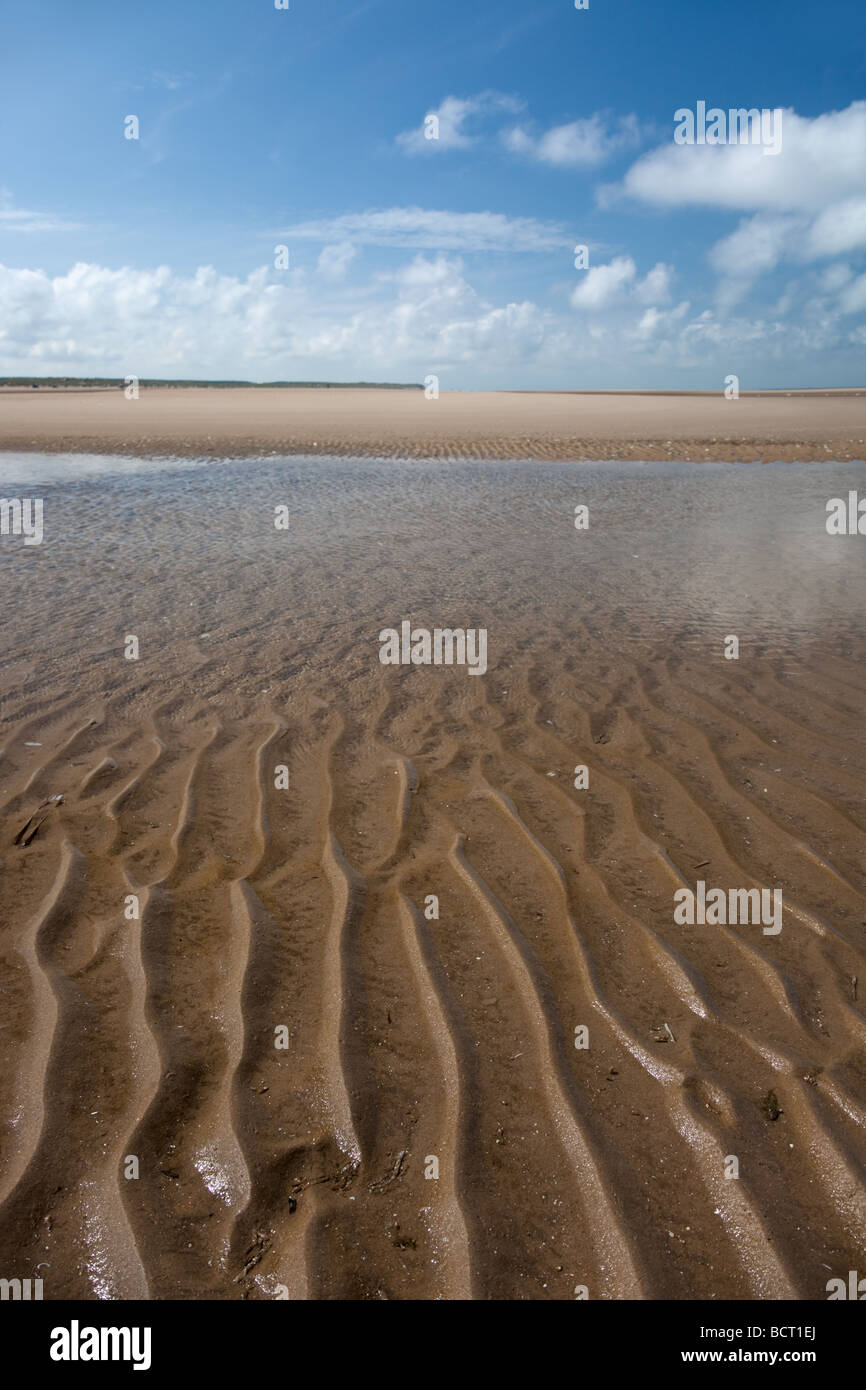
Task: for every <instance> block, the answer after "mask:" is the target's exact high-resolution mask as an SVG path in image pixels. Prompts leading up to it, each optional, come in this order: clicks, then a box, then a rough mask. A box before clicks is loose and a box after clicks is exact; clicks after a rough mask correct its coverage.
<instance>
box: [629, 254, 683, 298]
mask: <svg viewBox="0 0 866 1390" xmlns="http://www.w3.org/2000/svg"><path fill="white" fill-rule="evenodd" d="M673 274H674V270H673V266H670V265H665V264H664V262H663V261H659V262H658V264H657V265H654V266H653V268H652V270H651V271H650V272H649V273H648V275H646V277H645V278H644V279H643V280H641V282H640V284H639V285H637V286H636V287H635V298H636V299H638V300H639V301H640V303H641V304H667V302H668V300H669V299H670V297H671V280H672V279H673Z"/></svg>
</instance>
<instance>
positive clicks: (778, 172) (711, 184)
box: [619, 101, 866, 214]
mask: <svg viewBox="0 0 866 1390" xmlns="http://www.w3.org/2000/svg"><path fill="white" fill-rule="evenodd" d="M864 169H866V101H855V102H852V103H851V105H850V106H849V107H847V108H846V110H844V111H829V112H826V113H825V114H823V115H820V116H815V117H808V116H798V115H797V113H796V111H793V110H790V109H786V110H785V111H784V112H783V116H782V148H781V151H780V153H779V154H778V155H774V156H770V157H768V156H767V155H765V154H764V151H763V149H762V147H761V146H760V145H746V144H743V145H739V144H736V145H677V144H675V143H674V140H673V121H671V139H670V141H669V142H667V143H666V144H664V145H660V146H659V147H658V148H657V149H655V150H651V151H650V152H649V153H648V154H645V155H643V156H642V157H641V158H640V159H639V160H638V161H637V163H635V164H633V165H632V167H631V168H630V169H629V171H628V173H627V174H626V176H625V178H624V180H623V182H622V184H621V185H620V188H619V192H620V193H625V194H628V195H630V196H631V197H633V198H638V199H640V200H641V201H643V202H648V203H653V204H655V205H656V206H659V207H684V206H687V205H692V206H699V207H716V208H729V209H731V210H733V211H743V212H748V211H755V212H756V211H760V210H764V211H775V212H794V211H811V212H814V213H816V214H817V213H818V212H820V211H822V210H823V209H825V208H826V207H827V205H828V204H830V203H837V202H841V201H842V200H843V199H849V198H855V197H862V195H863V180H864Z"/></svg>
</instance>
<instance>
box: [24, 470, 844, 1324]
mask: <svg viewBox="0 0 866 1390" xmlns="http://www.w3.org/2000/svg"><path fill="white" fill-rule="evenodd" d="M0 479H2V487H3V492H4V495H6V496H17V495H20V496H27V495H39V496H41V497H43V498H44V503H45V539H44V542H43V544H42V545H41V546H34V547H24V545H23V542H22V540H21V539H20V538H15V537H11V536H3V537H2V538H0V579H2V585H3V594H4V600H5V602H4V616H3V629H2V672H3V679H2V692H3V700H2V710H0V716H2V722H0V748H2V757H0V817H2V819H0V860H2V873H0V878H2V891H0V945H2V980H3V989H4V993H3V1008H2V1012H0V1039H2V1058H3V1065H2V1068H0V1203H2V1205H0V1272H2V1273H4V1274H5V1275H6V1276H7V1277H12V1276H13V1275H15V1276H18V1277H22V1278H23V1277H28V1276H32V1275H35V1274H36V1273H37V1265H38V1266H40V1268H39V1270H38V1273H39V1274H40V1275H41V1276H42V1277H43V1278H44V1283H45V1297H46V1298H62V1297H72V1298H93V1297H99V1298H126V1297H136V1296H150V1297H153V1298H187V1299H199V1298H218V1299H222V1298H226V1299H237V1298H243V1297H250V1298H262V1297H273V1296H275V1294H276V1293H277V1291H278V1289H279V1288H280V1286H282V1287H283V1288H284V1289H286V1290H288V1293H289V1295H290V1296H291V1297H293V1298H295V1297H297V1298H303V1297H310V1298H340V1297H344V1298H353V1299H367V1298H371V1299H378V1298H392V1299H408V1298H425V1299H426V1298H467V1297H474V1298H481V1299H484V1298H507V1299H524V1298H527V1299H572V1298H573V1297H574V1291H575V1288H576V1287H577V1286H580V1285H584V1286H586V1288H587V1290H588V1292H589V1296H590V1297H591V1298H594V1299H597V1298H677V1299H685V1298H706V1299H711V1298H713V1299H723V1298H731V1297H733V1298H807V1299H811V1298H817V1299H825V1298H826V1292H825V1290H826V1283H827V1280H828V1279H830V1278H831V1277H834V1276H841V1277H843V1278H846V1277H847V1272H848V1270H849V1269H856V1268H857V1267H858V1263H860V1264H862V1250H863V1245H864V1237H866V1199H864V1186H863V1177H864V1114H866V1068H864V1060H863V1059H864V1048H863V1042H864V1031H866V1030H864V999H866V958H864V957H866V952H864V946H866V911H864V908H866V898H864V887H866V872H864V864H866V855H864V850H866V833H864V830H866V826H864V804H863V793H864V787H866V759H864V753H863V715H864V689H866V676H864V672H863V655H864V646H866V643H864V632H863V621H862V602H863V593H864V579H866V538H864V537H859V536H852V537H830V536H828V535H827V532H826V529H825V507H826V502H827V500H828V499H829V498H830V497H834V496H846V495H847V492H848V490H849V489H856V488H857V487H859V489H860V494H861V495H864V493H866V468H864V466H863V465H862V464H860V465H858V464H854V463H828V464H825V465H823V466H822V467H821V468H815V467H810V466H805V465H800V464H787V465H778V466H775V465H767V466H763V467H747V468H743V467H742V466H740V465H724V464H703V465H701V466H700V467H697V466H694V467H693V466H689V465H682V464H672V463H651V464H638V463H633V464H623V463H611V464H599V465H591V464H582V465H576V464H568V463H566V464H556V465H553V464H545V463H539V462H476V463H468V462H464V463H451V464H442V463H437V464H425V463H409V462H407V463H400V462H394V461H392V462H385V461H381V460H378V461H377V460H370V459H367V460H352V461H349V460H345V459H319V458H316V459H308V458H287V459H268V460H267V461H261V460H247V461H244V462H238V461H231V460H228V461H226V462H224V463H222V464H215V463H210V464H201V463H196V461H195V460H192V459H191V460H189V461H187V463H185V464H184V465H183V466H181V465H176V464H171V463H163V464H161V465H156V464H152V465H151V466H150V467H148V468H142V467H141V466H139V465H136V464H132V463H124V462H122V461H116V460H111V459H101V460H95V461H94V460H87V459H82V458H71V459H62V458H60V459H58V458H54V459H45V460H43V459H40V458H37V457H36V456H29V457H28V456H25V457H22V458H17V459H16V458H12V459H9V458H6V459H2V460H0ZM279 504H287V505H288V506H289V507H290V511H291V526H290V529H289V531H288V532H280V531H277V530H276V529H275V527H274V525H273V516H274V508H275V506H277V505H279ZM578 504H587V505H588V506H589V508H590V525H589V529H588V530H587V531H584V532H581V531H577V530H575V527H574V524H573V517H574V508H575V506H576V505H578ZM406 618H409V619H411V620H412V622H413V624H414V625H416V626H423V627H428V628H432V627H434V626H455V625H461V626H469V627H483V628H486V629H487V632H488V671H487V673H486V674H485V675H484V676H479V677H472V676H469V675H468V674H467V672H466V671H465V670H463V669H459V668H451V669H446V668H441V669H434V668H429V667H397V668H395V667H384V666H382V665H381V664H380V662H379V660H378V654H379V642H378V634H379V632H380V630H381V629H383V628H386V627H399V624H400V622H401V620H402V619H406ZM129 634H135V635H137V636H138V638H139V641H140V647H141V655H140V659H139V660H138V661H137V662H136V661H127V660H125V659H124V655H123V649H124V641H125V638H126V637H127V635H129ZM729 634H736V635H737V636H738V637H739V641H740V656H739V660H738V661H729V660H725V658H724V655H723V651H724V643H725V638H726V637H727V636H728V635H729ZM579 764H585V765H586V766H588V768H589V776H590V785H589V788H588V789H587V790H576V789H575V787H574V785H573V781H574V769H575V767H576V766H577V765H579ZM282 765H285V766H286V767H287V768H288V769H289V777H290V785H289V788H288V790H277V788H276V787H275V776H274V770H275V768H277V767H279V766H282ZM57 796H62V798H63V799H62V802H60V803H57V802H52V801H51V800H50V798H52V797H57ZM34 814H35V816H36V820H35V822H31V825H30V828H31V830H32V829H33V828H34V824H35V825H37V826H38V829H37V833H36V835H35V837H34V838H32V840H30V842H29V843H27V844H24V843H23V840H27V839H28V837H29V832H28V833H27V834H25V835H24V836H23V837H20V836H19V832H20V831H22V829H23V827H24V826H25V824H26V823H27V822H28V821H30V818H31V817H32V816H34ZM16 837H19V843H17V844H16V843H15V841H16ZM698 879H703V880H705V881H706V882H707V883H708V884H711V885H713V886H716V885H718V886H722V887H724V888H726V889H727V888H734V887H743V888H749V887H763V888H770V889H772V888H775V887H780V888H781V889H782V890H783V898H784V913H783V929H782V931H781V933H780V934H779V935H778V936H769V935H765V934H764V933H763V932H762V931H761V928H760V926H733V927H710V926H693V927H681V926H677V925H675V924H674V920H673V894H674V892H675V891H676V890H677V889H678V888H680V887H681V886H682V885H683V884H687V885H689V886H691V887H694V885H695V883H696V881H697V880H698ZM130 894H136V895H137V896H138V898H139V901H140V906H141V913H140V919H139V920H127V919H126V917H125V915H124V905H125V902H126V900H127V897H128V895H130ZM431 894H435V895H436V896H437V897H438V899H439V905H440V906H439V917H438V920H429V919H428V918H427V917H425V915H424V907H425V901H426V900H427V899H428V897H429V895H431ZM581 1025H585V1026H586V1027H588V1029H589V1047H588V1049H581V1050H578V1049H576V1048H575V1046H574V1037H575V1029H576V1028H578V1027H580V1026H581ZM281 1026H284V1027H285V1028H286V1029H287V1030H288V1032H287V1037H288V1047H287V1048H286V1049H284V1050H278V1049H277V1048H276V1047H275V1046H274V1041H275V1029H276V1028H278V1027H281ZM771 1096H772V1099H771ZM129 1155H134V1156H136V1157H137V1159H138V1163H139V1176H138V1178H137V1179H135V1178H134V1179H127V1178H126V1177H125V1175H124V1172H125V1166H126V1167H128V1164H127V1162H126V1160H127V1156H129ZM729 1155H735V1156H737V1158H738V1159H739V1169H740V1177H739V1179H736V1180H729V1179H726V1178H725V1176H724V1174H725V1160H726V1157H727V1156H729ZM431 1157H435V1158H437V1159H438V1163H439V1177H438V1179H430V1178H427V1177H425V1169H426V1170H429V1168H430V1159H431Z"/></svg>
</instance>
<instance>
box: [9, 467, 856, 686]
mask: <svg viewBox="0 0 866 1390" xmlns="http://www.w3.org/2000/svg"><path fill="white" fill-rule="evenodd" d="M0 478H2V480H3V487H4V490H5V492H6V494H7V495H20V496H34V495H36V491H34V489H36V490H37V491H38V495H39V496H40V497H42V498H43V500H44V540H43V543H42V544H41V545H40V546H29V547H27V546H25V545H24V543H23V540H22V539H21V538H20V537H14V536H4V537H2V538H0V576H2V583H3V586H4V593H5V598H6V603H5V610H6V619H5V622H4V634H3V643H4V646H5V649H6V652H7V657H8V656H10V655H11V654H12V653H14V652H15V650H16V648H17V647H19V646H20V643H21V642H22V641H26V643H27V644H28V646H30V645H31V644H35V646H36V648H37V649H38V648H39V646H40V642H41V640H42V639H43V638H45V637H47V636H48V635H49V634H51V640H50V642H49V643H48V646H49V647H50V648H51V650H52V651H54V650H55V642H56V640H57V638H58V636H59V638H60V641H61V645H63V633H64V631H66V632H67V633H68V632H70V631H74V630H75V629H76V628H77V626H78V624H79V623H80V622H81V621H82V620H84V621H86V622H87V624H88V625H90V624H94V623H95V624H100V625H102V627H103V628H104V629H105V637H106V640H108V637H109V633H111V634H113V633H114V632H115V631H116V627H117V624H120V625H121V626H124V627H129V628H130V630H135V623H136V622H137V623H138V624H139V625H141V624H142V622H143V621H144V617H145V615H146V616H147V620H148V621H149V622H151V623H152V622H153V620H154V619H156V621H158V623H159V624H160V629H161V630H162V629H165V628H167V629H168V630H170V632H171V633H172V635H173V636H174V637H176V638H178V639H181V640H182V639H183V638H184V637H191V638H197V637H198V635H199V634H200V633H202V632H208V633H210V634H211V636H212V637H213V638H214V640H218V639H219V637H220V635H223V636H225V637H226V639H228V636H229V633H230V632H231V631H232V630H236V629H237V626H238V621H239V618H240V616H241V613H242V615H243V618H244V620H245V626H246V624H247V623H250V624H255V623H256V621H258V623H259V624H260V625H261V627H260V634H259V635H260V636H261V637H264V636H265V635H266V631H267V629H268V628H269V627H270V626H271V625H272V624H274V623H279V624H280V625H282V623H283V622H285V623H286V624H288V625H289V627H291V625H292V620H293V619H294V620H296V621H297V622H298V623H300V622H301V621H302V620H303V621H304V623H305V624H309V623H310V622H312V623H313V629H312V630H307V631H306V633H305V637H304V640H306V641H307V642H308V643H309V642H310V641H313V640H314V636H315V633H314V628H315V622H316V621H317V620H319V621H325V622H326V623H327V625H328V626H329V627H333V626H334V625H336V626H338V627H341V628H342V635H343V636H344V637H345V638H346V639H347V640H352V639H354V640H356V641H357V642H359V643H368V642H369V643H372V644H374V646H373V649H374V650H375V642H376V637H377V634H378V632H379V630H380V629H381V628H383V627H390V626H396V625H398V624H399V622H400V621H401V620H402V619H403V618H410V619H411V620H412V621H413V622H414V623H416V624H417V625H420V626H428V627H433V626H441V625H445V626H448V625H465V626H474V627H485V628H486V629H487V630H488V634H489V650H490V663H491V666H495V664H496V659H497V652H498V653H499V655H500V657H501V656H503V655H504V653H505V651H506V649H507V635H508V634H509V632H511V631H512V630H516V629H517V628H524V627H526V626H527V625H528V626H529V627H530V628H531V627H532V625H533V624H535V626H536V628H537V629H538V630H545V631H548V632H549V631H551V630H554V629H555V630H556V631H557V632H558V633H560V634H561V635H562V637H563V638H564V639H566V640H568V639H569V638H570V637H573V636H574V634H575V633H576V632H577V631H578V630H579V626H580V623H582V622H585V621H591V622H593V623H596V624H601V625H603V626H604V629H605V632H606V634H607V636H608V637H609V638H610V640H611V641H624V642H626V643H627V644H635V643H637V644H641V643H646V644H649V645H653V644H655V643H677V644H687V645H689V646H691V647H694V646H695V645H700V644H712V645H714V646H716V647H717V646H718V645H719V644H720V643H721V642H722V640H723V639H724V638H725V637H726V636H727V635H728V634H735V635H737V636H738V637H739V639H740V643H741V653H742V656H745V655H746V654H747V651H751V652H752V653H753V654H754V653H755V652H756V651H757V650H760V651H761V652H763V653H780V654H786V653H787V654H790V653H792V652H793V651H795V650H796V649H797V648H798V647H799V646H801V645H802V644H808V643H810V642H812V641H819V642H823V641H825V640H827V639H828V638H830V637H834V638H837V639H840V638H845V637H846V636H855V635H856V634H857V633H858V632H859V631H860V628H861V621H860V596H862V594H863V592H864V581H866V538H864V537H862V536H844V537H837V536H830V535H828V533H827V530H826V506H827V502H828V500H829V499H830V498H832V497H837V496H839V497H847V494H848V492H849V490H851V489H856V488H857V487H858V486H859V487H860V489H861V492H864V493H866V465H863V464H832V463H831V464H824V465H822V466H820V467H817V466H810V465H800V464H765V465H753V466H748V465H746V466H744V465H741V464H706V463H705V464H700V465H689V464H683V463H646V464H639V463H618V464H617V463H604V464H597V463H575V464H539V463H535V462H532V463H515V462H486V461H485V462H478V463H476V462H473V463H467V462H454V463H448V464H442V463H441V462H436V463H429V462H424V463H412V462H394V461H375V460H374V461H371V460H367V459H364V460H353V461H347V460H345V459H325V458H312V459H303V458H288V459H261V460H243V461H239V462H233V461H231V460H227V461H223V462H212V461H211V462H208V461H205V460H196V461H186V460H185V461H182V462H179V461H176V460H155V461H152V460H138V459H119V458H106V459H102V458H100V457H98V456H79V455H65V456H64V455H58V456H38V455H18V456H14V455H13V456H10V455H6V456H0ZM12 484H15V485H16V490H13V487H12ZM279 504H285V505H288V507H289V508H290V516H291V523H290V529H289V531H288V532H285V531H277V530H276V529H275V527H274V520H273V518H274V508H275V507H276V506H277V505H279ZM579 504H583V505H586V506H587V507H588V508H589V526H588V529H586V530H577V529H575V525H574V509H575V507H576V506H577V505H579ZM130 624H132V627H130ZM162 635H163V636H165V632H164V631H163V632H162ZM301 636H302V635H301V633H300V631H299V632H298V637H299V639H301ZM750 644H751V645H750ZM305 655H306V656H309V658H310V659H312V660H315V653H314V652H313V651H309V652H307V653H306V654H305Z"/></svg>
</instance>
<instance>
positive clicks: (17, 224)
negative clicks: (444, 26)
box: [0, 188, 81, 232]
mask: <svg viewBox="0 0 866 1390" xmlns="http://www.w3.org/2000/svg"><path fill="white" fill-rule="evenodd" d="M80 227H81V223H80V222H66V221H64V220H63V219H62V218H59V217H56V216H55V215H54V214H53V213H50V212H33V211H32V210H30V209H27V208H16V207H15V205H14V199H13V197H12V194H11V193H10V192H9V190H8V188H0V231H3V232H72V231H78V230H80Z"/></svg>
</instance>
